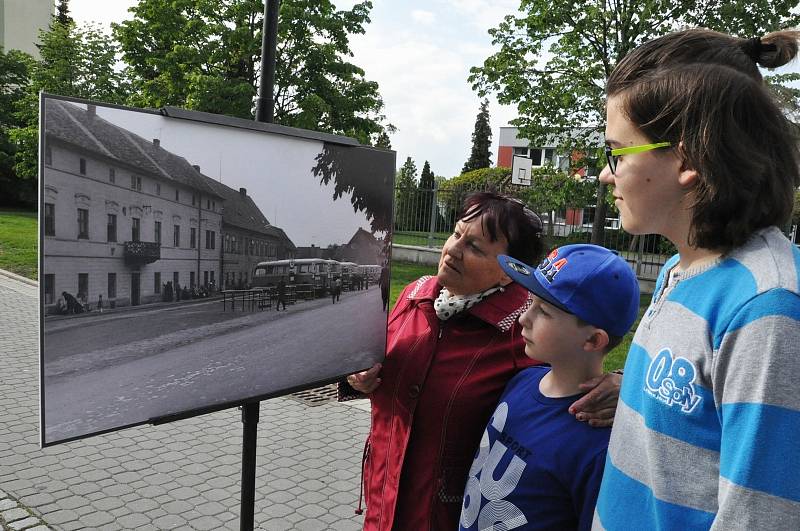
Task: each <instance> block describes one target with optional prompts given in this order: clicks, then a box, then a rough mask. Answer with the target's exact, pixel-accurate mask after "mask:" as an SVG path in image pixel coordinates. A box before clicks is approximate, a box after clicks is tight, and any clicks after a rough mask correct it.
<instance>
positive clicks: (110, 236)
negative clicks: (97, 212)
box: [106, 214, 117, 242]
mask: <svg viewBox="0 0 800 531" xmlns="http://www.w3.org/2000/svg"><path fill="white" fill-rule="evenodd" d="M106 239H107V240H108V241H109V242H115V241H117V215H116V214H109V215H108V227H107V229H106Z"/></svg>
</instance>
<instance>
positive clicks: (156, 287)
mask: <svg viewBox="0 0 800 531" xmlns="http://www.w3.org/2000/svg"><path fill="white" fill-rule="evenodd" d="M153 293H161V273H159V272H157V273H153Z"/></svg>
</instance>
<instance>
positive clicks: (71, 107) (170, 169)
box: [44, 98, 221, 197]
mask: <svg viewBox="0 0 800 531" xmlns="http://www.w3.org/2000/svg"><path fill="white" fill-rule="evenodd" d="M44 123H45V134H46V135H47V137H48V138H56V139H59V140H61V141H63V142H66V143H68V144H72V145H74V146H77V147H79V148H82V149H84V150H87V151H90V152H94V153H98V154H99V155H101V156H103V157H106V158H110V159H113V160H116V161H118V162H119V163H121V164H125V165H127V166H131V167H133V168H136V169H137V171H139V172H142V173H147V174H150V175H151V176H155V177H159V178H161V179H164V180H167V181H173V182H177V183H180V184H182V185H184V186H187V187H190V188H194V189H197V190H200V191H201V192H203V193H205V194H208V195H214V196H216V197H221V196H220V195H219V194H218V193H217V192H216V191H214V190H213V189H212V188H211V187H209V186H208V184H206V182H205V181H204V180H203V178H202V176H201V175H200V173H199V172H198V171H197V170H196V169H195V168H194V167H193V166H192V165H191V164H190V163H189V161H187V160H186V159H185V158H183V157H181V156H180V155H176V154H175V153H172V152H170V151H167V150H166V149H164V148H162V147H161V146H160V145H159V144H158V143H155V142H153V141H150V140H146V139H144V138H142V137H140V136H139V135H137V134H135V133H133V132H131V131H128V130H127V129H125V128H123V127H120V126H118V125H115V124H112V123H111V122H109V121H107V120H105V119H104V118H101V117H99V116H97V113H96V112H95V107H94V106H93V105H88V106H87V108H86V109H83V108H81V107H79V106H77V105H75V104H73V103H69V102H67V101H62V100H58V99H53V98H45V120H44Z"/></svg>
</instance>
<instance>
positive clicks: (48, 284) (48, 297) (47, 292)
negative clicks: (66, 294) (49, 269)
mask: <svg viewBox="0 0 800 531" xmlns="http://www.w3.org/2000/svg"><path fill="white" fill-rule="evenodd" d="M55 291H56V276H55V275H53V274H50V275H45V276H44V303H45V304H53V300H54V298H55Z"/></svg>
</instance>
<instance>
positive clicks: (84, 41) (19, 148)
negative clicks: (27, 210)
mask: <svg viewBox="0 0 800 531" xmlns="http://www.w3.org/2000/svg"><path fill="white" fill-rule="evenodd" d="M39 39H40V42H41V44H38V45H37V46H38V48H39V53H40V55H41V60H39V61H34V62H31V64H30V67H29V75H30V81H29V83H28V84H27V86H26V89H25V94H24V96H23V97H22V98H20V99H19V100H18V101H17V102H16V103H15V109H16V112H15V117H16V119H17V120H18V124H17V125H18V127H16V128H13V129H11V130H10V133H9V136H10V138H11V140H12V141H13V143H14V144H15V147H16V153H15V156H14V159H15V162H14V171H15V173H16V175H17V177H18V178H19V179H28V180H30V182H32V183H33V185H34V186H35V179H36V177H37V173H38V145H39V92H40V91H44V92H48V93H51V94H58V95H61V96H74V97H78V98H86V99H95V100H100V101H105V102H109V103H123V102H124V101H125V98H126V95H127V94H128V92H129V88H128V84H127V83H126V81H125V76H124V74H123V73H121V72H118V71H116V70H115V68H114V67H115V65H116V54H117V47H116V45H115V44H114V42H113V40H112V39H111V38H110V37H109V36H108V35H105V34H104V33H103V32H102V31H100V30H99V29H98V28H97V27H96V26H92V25H85V26H80V27H78V26H76V25H75V23H74V22H68V23H66V24H62V23H61V22H59V21H58V20H57V19H55V18H54V19H53V22H52V23H51V25H50V29H49V30H48V31H43V32H41V34H40V37H39Z"/></svg>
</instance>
